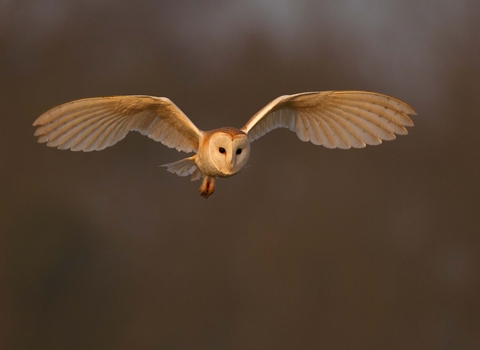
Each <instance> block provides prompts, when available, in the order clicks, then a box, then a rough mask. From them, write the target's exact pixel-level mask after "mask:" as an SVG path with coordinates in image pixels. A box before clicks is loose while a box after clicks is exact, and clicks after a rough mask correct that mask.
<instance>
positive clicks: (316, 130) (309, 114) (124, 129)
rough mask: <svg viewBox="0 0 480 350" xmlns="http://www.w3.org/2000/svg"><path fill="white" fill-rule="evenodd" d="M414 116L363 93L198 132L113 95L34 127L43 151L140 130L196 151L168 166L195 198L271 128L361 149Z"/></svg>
mask: <svg viewBox="0 0 480 350" xmlns="http://www.w3.org/2000/svg"><path fill="white" fill-rule="evenodd" d="M415 114H416V113H415V111H414V110H413V108H412V107H410V106H409V105H408V104H406V103H405V102H403V101H401V100H399V99H396V98H394V97H391V96H387V95H383V94H379V93H374V92H365V91H322V92H306V93H300V94H294V95H285V96H280V97H278V98H276V99H275V100H273V101H271V102H270V103H268V104H267V105H266V106H265V107H263V108H262V109H261V110H260V111H258V112H257V113H256V114H255V115H253V117H251V118H250V119H249V120H248V121H247V123H246V124H245V125H244V126H243V127H242V128H240V129H237V128H233V127H223V128H219V129H215V130H210V131H202V130H200V129H198V128H197V127H196V126H195V124H194V123H193V122H192V121H191V120H190V119H189V118H188V117H187V116H186V115H185V114H184V113H183V112H182V111H181V110H180V109H179V108H178V107H177V106H176V105H175V104H174V103H173V102H172V101H170V100H169V99H168V98H165V97H153V96H141V95H134V96H113V97H100V98H90V99H83V100H77V101H72V102H69V103H65V104H63V105H60V106H58V107H55V108H52V109H51V110H49V111H47V112H46V113H44V114H42V115H41V116H40V117H38V118H37V120H35V122H34V123H33V125H34V126H35V127H36V131H35V136H38V137H39V138H38V142H42V143H43V142H45V143H47V146H50V147H57V148H59V149H71V150H73V151H93V150H102V149H104V148H106V147H109V146H112V145H114V144H115V143H117V142H118V141H120V140H122V139H123V138H124V137H125V136H126V134H127V133H128V132H129V131H138V132H140V133H141V134H143V135H146V136H148V137H150V138H151V139H153V140H155V141H159V142H161V143H163V144H164V145H166V146H167V147H171V148H176V149H177V150H178V151H184V152H195V154H194V155H192V156H190V157H187V158H184V159H181V160H179V161H176V162H173V163H169V164H165V165H164V166H165V167H166V168H167V170H168V171H170V172H172V173H175V174H177V175H179V176H191V179H192V180H200V179H202V178H203V182H202V186H201V187H200V194H201V195H202V196H203V197H205V198H208V197H209V196H210V195H211V194H212V193H213V192H214V189H215V187H214V185H215V178H216V177H230V176H233V175H235V174H237V173H238V172H239V171H241V170H242V169H243V168H244V167H245V165H246V164H247V162H248V159H249V157H250V143H251V142H253V141H254V140H256V139H258V138H260V137H261V136H263V135H265V134H266V133H268V132H269V131H272V130H274V129H276V128H288V129H290V130H291V131H293V132H295V133H296V134H297V136H298V138H299V139H300V140H301V141H304V142H307V141H310V142H311V143H313V144H315V145H323V146H325V147H327V148H342V149H348V148H351V147H354V148H362V147H365V146H366V145H367V144H369V145H377V144H380V143H382V140H393V139H395V134H398V135H403V134H407V129H406V127H407V126H413V122H412V120H411V119H410V117H409V116H408V115H415Z"/></svg>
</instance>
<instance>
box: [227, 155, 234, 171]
mask: <svg viewBox="0 0 480 350" xmlns="http://www.w3.org/2000/svg"><path fill="white" fill-rule="evenodd" d="M233 164H235V156H232V158H231V159H230V161H229V162H228V171H229V172H230V173H232V170H233Z"/></svg>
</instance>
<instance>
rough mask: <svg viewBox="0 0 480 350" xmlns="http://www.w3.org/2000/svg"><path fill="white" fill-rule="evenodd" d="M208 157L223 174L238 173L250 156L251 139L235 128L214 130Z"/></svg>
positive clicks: (210, 139)
mask: <svg viewBox="0 0 480 350" xmlns="http://www.w3.org/2000/svg"><path fill="white" fill-rule="evenodd" d="M207 149H208V158H209V160H210V162H211V165H213V167H214V168H215V170H216V171H218V172H219V173H220V174H221V175H217V176H231V175H234V174H236V173H238V172H239V171H240V170H241V169H242V168H243V167H244V166H245V165H246V164H247V161H248V157H249V156H250V141H249V140H248V137H247V135H246V134H245V133H244V132H242V131H240V130H238V129H235V128H221V129H217V130H213V131H212V134H211V136H210V137H209V139H208V148H207Z"/></svg>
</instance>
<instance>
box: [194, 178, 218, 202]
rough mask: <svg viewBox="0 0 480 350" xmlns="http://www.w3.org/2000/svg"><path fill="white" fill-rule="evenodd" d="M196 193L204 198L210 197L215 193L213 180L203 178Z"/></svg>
mask: <svg viewBox="0 0 480 350" xmlns="http://www.w3.org/2000/svg"><path fill="white" fill-rule="evenodd" d="M198 192H199V193H200V196H202V197H204V198H208V197H210V196H211V195H212V194H213V192H215V178H214V177H210V176H205V177H204V178H203V183H202V186H201V187H200V190H199V191H198Z"/></svg>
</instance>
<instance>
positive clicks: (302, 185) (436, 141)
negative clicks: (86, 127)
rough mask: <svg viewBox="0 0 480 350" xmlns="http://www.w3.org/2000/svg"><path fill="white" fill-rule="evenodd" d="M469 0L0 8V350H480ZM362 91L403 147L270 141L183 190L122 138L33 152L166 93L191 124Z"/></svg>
mask: <svg viewBox="0 0 480 350" xmlns="http://www.w3.org/2000/svg"><path fill="white" fill-rule="evenodd" d="M479 13H480V2H478V1H475V0H470V1H461V0H460V1H451V0H438V1H428V0H387V1H381V0H358V1H354V0H328V1H316V0H315V1H314V0H294V1H288V0H277V1H273V0H255V1H254V0H243V1H234V0H231V1H222V2H220V1H203V2H193V1H192V2H186V1H177V0H175V1H174V0H172V1H132V2H129V1H113V0H89V1H68V0H48V1H47V0H42V1H37V0H0V74H1V76H0V106H1V110H2V115H1V120H2V126H1V128H0V164H1V170H0V184H1V185H0V186H1V187H0V189H1V196H0V348H2V349H480V229H479V223H480V220H479V216H480V212H479V208H480V201H479V198H480V197H479V196H480V186H479V183H478V181H479V169H480V165H479V152H478V143H479V136H478V133H479V126H480V115H479V110H480V103H479V101H480V98H479V94H480V68H479V67H480V40H479V35H480V34H479V33H480V21H479ZM332 89H338V90H348V89H359V90H370V91H377V92H382V93H385V94H389V95H393V96H395V97H398V98H400V99H403V100H405V101H407V102H408V103H409V104H411V105H412V106H413V107H414V108H415V109H416V111H417V113H418V116H417V117H414V121H415V124H416V125H415V127H414V128H410V129H409V131H410V134H409V135H408V136H401V137H399V138H398V139H397V140H395V141H393V142H385V143H384V144H383V145H381V146H376V147H367V148H365V149H361V150H348V151H344V150H328V149H326V148H323V147H316V146H314V145H312V144H310V143H302V142H300V141H299V140H298V139H297V137H296V135H295V134H294V133H291V132H289V131H288V130H286V129H281V130H276V131H274V132H272V133H270V134H268V135H266V136H264V137H263V138H261V139H260V140H258V141H256V142H255V143H253V145H252V156H251V159H250V167H248V168H247V169H245V170H244V171H243V172H242V173H241V174H239V175H238V176H235V177H233V178H230V179H228V180H219V181H218V182H217V188H216V192H215V194H214V195H213V196H212V197H211V198H209V199H208V200H205V199H203V198H201V197H200V196H199V195H198V193H197V190H198V187H199V186H200V182H190V181H189V180H188V179H186V178H180V177H177V176H174V175H172V174H170V173H168V172H166V171H165V169H164V168H158V165H160V164H164V163H168V162H172V161H175V160H177V159H181V158H183V157H185V155H184V154H179V153H177V152H176V151H175V150H172V149H168V148H166V147H164V146H162V145H161V144H159V143H155V142H153V141H152V140H150V139H148V138H146V137H142V136H141V135H140V134H138V133H132V134H130V135H128V136H127V138H126V139H125V140H124V141H122V142H120V143H119V144H117V145H116V146H115V147H112V148H108V149H106V150H104V151H102V152H93V153H82V152H80V153H74V152H69V151H59V150H56V149H51V148H48V147H46V146H45V145H42V144H37V143H36V139H35V138H34V137H33V132H34V129H33V128H32V126H31V124H32V123H33V121H34V120H35V119H36V118H37V117H38V116H39V115H40V114H42V113H43V112H45V111H46V110H48V109H50V108H51V107H54V106H56V105H58V104H61V103H64V102H68V101H71V100H74V99H79V98H86V97H95V96H108V95H118V94H147V95H155V96H167V97H169V98H170V99H172V100H173V101H174V102H175V103H176V104H177V105H178V106H179V107H180V108H181V109H182V110H183V111H184V112H185V113H186V114H187V115H188V116H189V117H190V118H191V119H192V120H193V121H194V122H195V123H196V125H197V126H198V127H199V128H200V129H202V130H208V129H212V128H216V127H221V126H235V127H241V126H242V125H243V124H244V123H245V122H246V120H247V119H248V118H249V117H250V116H251V115H252V114H253V113H255V112H256V111H257V110H259V109H260V108H261V107H263V106H264V105H265V104H266V103H268V102H269V101H270V100H272V99H274V98H275V97H277V96H279V95H282V94H291V93H297V92H303V91H315V90H332Z"/></svg>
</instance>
